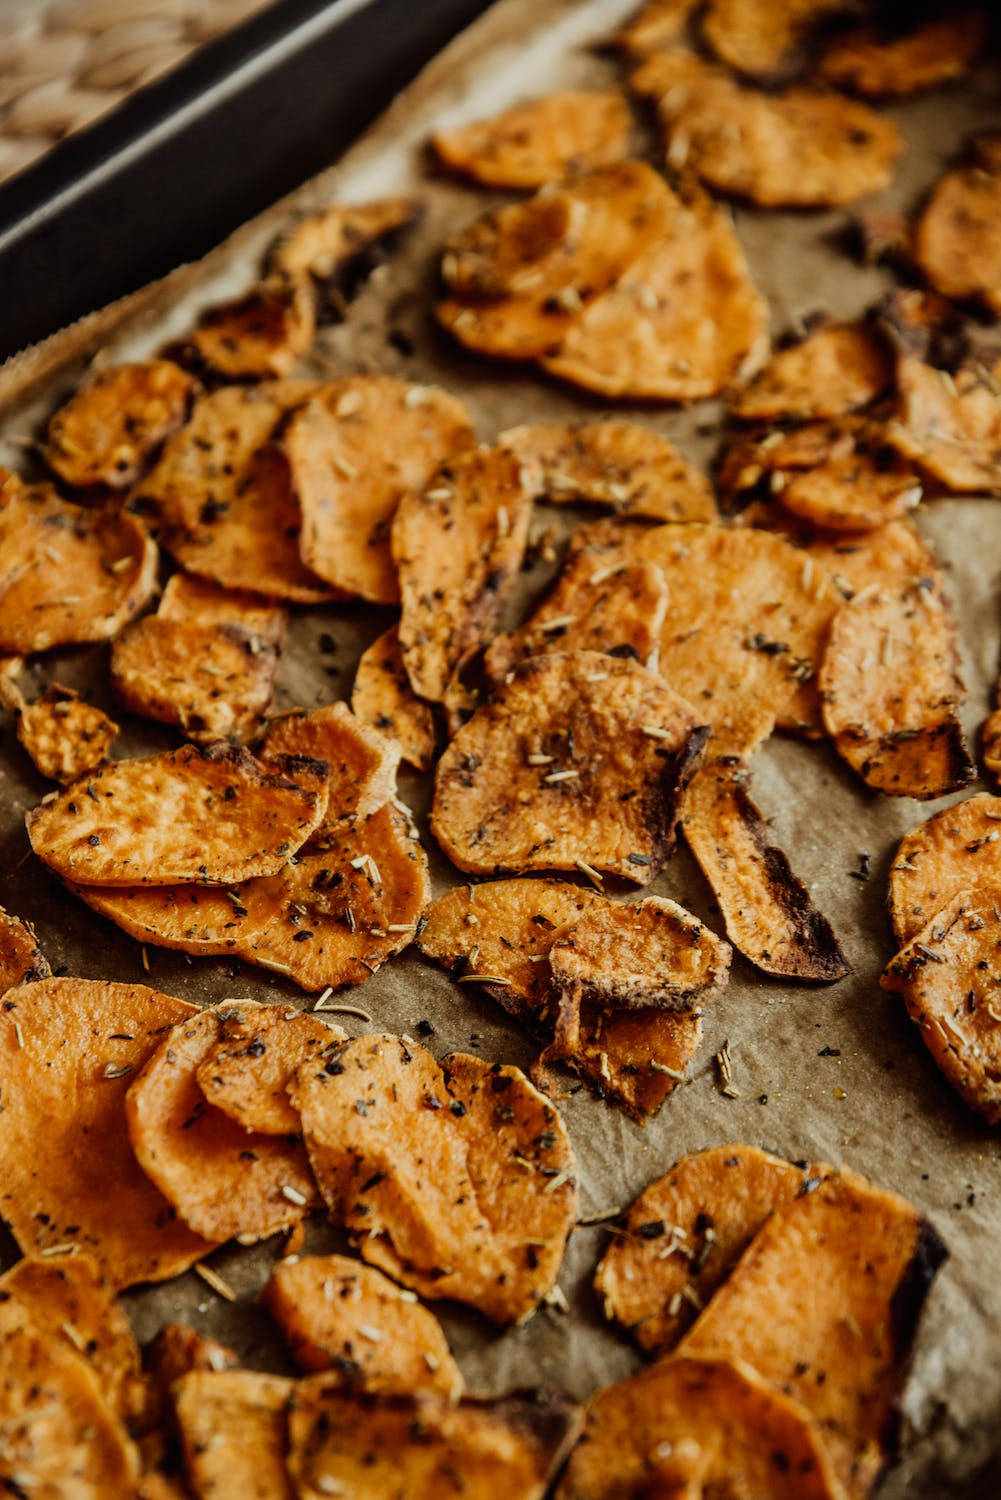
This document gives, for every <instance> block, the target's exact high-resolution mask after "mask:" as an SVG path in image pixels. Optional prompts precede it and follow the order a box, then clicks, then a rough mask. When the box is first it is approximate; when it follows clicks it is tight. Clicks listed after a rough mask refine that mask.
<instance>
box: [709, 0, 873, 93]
mask: <svg viewBox="0 0 1001 1500" xmlns="http://www.w3.org/2000/svg"><path fill="white" fill-rule="evenodd" d="M854 8H855V7H854V6H853V4H852V3H851V0H847V3H846V0H783V3H782V4H781V5H774V4H772V3H771V0H709V4H708V6H707V8H706V13H705V15H704V16H703V19H702V35H703V37H704V38H705V40H706V41H707V42H708V43H709V45H710V47H711V48H712V50H713V51H714V52H715V54H716V56H717V57H718V58H720V59H721V60H722V61H723V62H725V63H728V64H729V65H730V67H731V68H734V69H735V70H736V71H737V72H738V73H743V74H744V75H745V76H746V77H749V78H759V79H763V80H767V81H773V80H774V79H775V78H776V77H777V76H778V75H781V74H783V73H786V72H788V71H789V69H790V68H791V67H793V68H794V67H795V66H796V65H797V63H799V62H802V56H801V51H802V48H803V45H804V43H806V42H807V41H808V40H809V38H810V33H811V31H813V29H814V28H815V27H816V26H817V24H818V23H819V22H821V21H823V20H824V19H825V18H827V17H829V16H832V15H836V14H837V13H838V12H839V11H851V10H852V9H854Z"/></svg>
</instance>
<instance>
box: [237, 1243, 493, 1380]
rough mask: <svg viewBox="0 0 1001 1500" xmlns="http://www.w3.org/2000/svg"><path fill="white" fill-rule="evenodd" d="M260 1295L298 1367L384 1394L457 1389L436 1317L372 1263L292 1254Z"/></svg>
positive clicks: (455, 1373) (453, 1365) (454, 1367)
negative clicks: (334, 1374) (324, 1372)
mask: <svg viewBox="0 0 1001 1500" xmlns="http://www.w3.org/2000/svg"><path fill="white" fill-rule="evenodd" d="M260 1300H261V1303H262V1304H263V1306H264V1307H265V1308H267V1310H268V1312H269V1313H270V1314H271V1316H272V1317H273V1318H274V1320H275V1322H276V1323H277V1324H278V1327H279V1328H280V1329H281V1332H282V1336H283V1337H284V1339H285V1342H286V1343H287V1345H288V1348H289V1353H290V1354H291V1355H292V1358H293V1359H294V1360H295V1362H296V1364H297V1365H298V1367H299V1369H300V1370H335V1371H336V1372H337V1374H338V1376H339V1377H340V1379H341V1381H342V1382H343V1384H344V1385H345V1386H348V1387H351V1388H360V1389H362V1390H367V1391H379V1392H382V1393H384V1394H386V1395H399V1396H405V1395H409V1394H410V1392H411V1391H414V1390H420V1389H422V1388H423V1387H428V1388H429V1389H431V1390H436V1391H440V1392H441V1393H442V1395H444V1396H451V1397H452V1398H453V1399H454V1398H455V1397H457V1396H459V1395H461V1394H462V1388H463V1386H462V1375H461V1373H460V1371H459V1367H458V1365H457V1364H456V1363H455V1360H454V1359H453V1358H452V1354H451V1351H450V1349H449V1347H448V1343H447V1341H446V1339H445V1335H444V1334H443V1333H442V1331H441V1326H440V1324H439V1322H438V1320H437V1318H435V1317H433V1316H432V1314H431V1313H429V1312H428V1310H427V1308H426V1307H421V1305H420V1303H419V1302H418V1301H417V1298H416V1297H415V1296H414V1294H413V1292H408V1291H405V1290H404V1289H403V1288H402V1287H398V1286H396V1285H395V1283H394V1282H392V1281H390V1280H389V1278H388V1276H383V1274H382V1272H381V1271H377V1270H375V1268H374V1267H373V1266H365V1265H362V1263H361V1262H360V1261H357V1260H351V1259H350V1258H349V1257H348V1256H346V1255H300V1256H296V1257H295V1258H292V1259H289V1260H285V1261H282V1262H281V1263H280V1264H279V1265H277V1266H276V1267H275V1269H274V1271H273V1272H272V1275H271V1280H270V1281H269V1282H268V1284H267V1286H266V1287H265V1288H264V1290H263V1292H262V1293H261V1299H260Z"/></svg>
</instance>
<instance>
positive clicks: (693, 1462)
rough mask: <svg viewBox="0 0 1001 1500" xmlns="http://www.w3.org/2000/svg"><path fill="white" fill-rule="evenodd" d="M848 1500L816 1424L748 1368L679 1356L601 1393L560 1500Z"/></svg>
mask: <svg viewBox="0 0 1001 1500" xmlns="http://www.w3.org/2000/svg"><path fill="white" fill-rule="evenodd" d="M714 1494H719V1495H734V1496H736V1495H741V1496H743V1495H746V1496H748V1497H750V1496H752V1495H754V1496H759V1495H760V1496H768V1500H845V1492H844V1490H843V1489H842V1487H841V1485H840V1484H839V1482H838V1480H837V1478H836V1477H835V1474H834V1472H833V1469H832V1466H831V1462H830V1460H829V1458H828V1456H827V1453H826V1451H825V1448H824V1441H823V1437H822V1435H821V1432H820V1430H819V1429H818V1427H817V1425H816V1423H814V1422H812V1421H811V1419H810V1417H809V1414H808V1413H807V1412H806V1411H805V1410H804V1409H803V1407H802V1406H801V1405H800V1404H799V1402H798V1401H794V1400H791V1399H790V1398H789V1397H788V1396H787V1395H785V1394H784V1393H782V1392H780V1391H778V1390H776V1389H775V1388H774V1387H773V1386H771V1385H769V1384H767V1383H766V1382H765V1381H764V1380H762V1379H761V1378H760V1377H759V1376H758V1375H756V1374H755V1372H754V1371H753V1370H752V1369H750V1368H749V1367H748V1366H747V1365H746V1364H742V1363H737V1362H735V1361H731V1360H727V1359H703V1358H699V1357H694V1358H693V1357H690V1356H686V1357H684V1358H681V1357H678V1356H675V1357H674V1358H673V1359H664V1360H659V1361H658V1362H657V1364H655V1365H653V1366H652V1368H650V1369H649V1370H641V1371H640V1372H639V1374H638V1375H633V1376H630V1377H629V1378H628V1379H626V1380H620V1381H619V1382H618V1384H616V1385H611V1386H608V1387H606V1389H605V1390H603V1391H599V1392H598V1394H597V1396H595V1397H594V1399H593V1400H592V1401H591V1403H590V1406H589V1407H588V1411H587V1420H586V1423H585V1427H584V1435H583V1437H582V1438H581V1440H580V1442H579V1443H578V1444H577V1446H576V1448H575V1449H574V1451H573V1452H572V1453H571V1455H570V1462H569V1463H568V1465H567V1467H566V1471H565V1472H564V1475H563V1478H562V1480H561V1481H560V1484H559V1486H558V1488H557V1490H556V1497H557V1500H620V1497H625V1496H627V1495H634V1496H644V1497H649V1500H669V1497H678V1500H682V1497H683V1500H688V1497H689V1496H691V1497H692V1500H695V1497H696V1496H702V1495H714Z"/></svg>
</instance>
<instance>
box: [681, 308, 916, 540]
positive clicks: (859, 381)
mask: <svg viewBox="0 0 1001 1500" xmlns="http://www.w3.org/2000/svg"><path fill="white" fill-rule="evenodd" d="M892 379H893V364H892V361H891V359H890V355H889V351H888V350H887V348H886V346H885V344H884V343H883V342H882V341H881V340H880V338H879V336H878V334H877V333H876V332H875V331H874V330H873V328H872V327H871V326H870V325H869V324H868V323H865V322H855V323H836V322H830V323H823V324H821V326H820V327H819V328H816V329H814V330H813V331H812V332H811V333H808V334H807V336H806V338H805V339H803V340H802V341H801V342H800V343H797V344H790V345H789V346H788V347H786V348H784V349H780V350H779V351H778V352H777V353H776V354H773V355H772V357H771V359H770V360H769V361H768V364H767V365H766V366H765V367H764V369H763V370H761V371H759V373H758V374H757V375H756V376H755V378H754V379H753V380H752V381H751V383H750V384H749V385H747V386H745V387H744V388H743V390H741V391H738V392H737V395H736V398H735V399H734V401H733V404H732V406H731V407H730V410H731V411H732V413H733V414H734V416H737V417H741V418H742V419H744V420H745V421H754V422H761V421H765V422H767V421H774V420H779V419H783V418H786V419H788V418H794V419H796V420H797V421H806V422H809V421H816V420H817V419H818V418H822V417H840V416H843V415H844V414H845V412H849V411H854V410H855V409H856V408H857V407H860V406H867V405H868V404H869V402H870V401H874V400H875V399H876V397H877V396H879V395H882V393H883V391H885V390H886V388H887V386H888V385H889V384H890V382H891V381H892ZM665 519H675V518H671V517H665ZM686 519H687V518H686ZM692 519H701V517H692Z"/></svg>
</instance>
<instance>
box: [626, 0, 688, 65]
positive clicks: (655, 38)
mask: <svg viewBox="0 0 1001 1500" xmlns="http://www.w3.org/2000/svg"><path fill="white" fill-rule="evenodd" d="M696 3H697V0H646V4H645V5H641V6H640V8H639V10H638V11H636V13H635V15H632V16H630V18H629V20H628V21H627V22H626V24H625V25H624V26H622V27H621V28H620V29H619V30H618V31H617V32H616V33H615V36H614V38H613V40H614V42H615V45H616V46H617V47H618V48H619V49H620V51H622V52H625V53H627V54H628V55H629V56H630V57H646V56H647V54H648V53H650V52H657V51H659V50H660V49H661V48H662V47H668V46H670V44H671V43H672V42H675V41H677V39H678V37H679V36H680V35H681V33H682V32H683V31H684V29H685V26H686V24H687V22H688V17H689V16H690V15H691V13H692V11H693V10H694V9H695V6H696Z"/></svg>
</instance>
